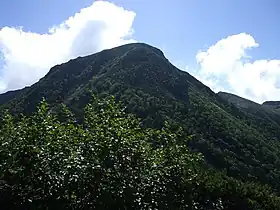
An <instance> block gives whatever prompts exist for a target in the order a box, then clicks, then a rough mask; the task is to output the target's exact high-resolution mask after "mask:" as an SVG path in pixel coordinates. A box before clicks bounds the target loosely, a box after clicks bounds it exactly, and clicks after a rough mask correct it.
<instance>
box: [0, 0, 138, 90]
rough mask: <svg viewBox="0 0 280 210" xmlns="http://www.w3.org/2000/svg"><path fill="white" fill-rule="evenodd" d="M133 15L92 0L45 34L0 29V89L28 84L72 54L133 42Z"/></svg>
mask: <svg viewBox="0 0 280 210" xmlns="http://www.w3.org/2000/svg"><path fill="white" fill-rule="evenodd" d="M108 14H109V15H108ZM135 16H136V14H135V13H134V12H133V11H128V10H125V9H124V8H122V7H119V6H116V5H114V4H113V3H109V2H106V1H95V2H94V3H93V4H92V5H91V6H89V7H87V8H83V9H82V10H81V11H80V12H79V13H76V14H75V15H74V16H72V17H69V18H68V19H67V20H65V21H64V22H63V23H61V24H60V25H57V26H53V27H52V28H50V29H49V31H48V33H46V34H38V33H34V32H29V31H24V28H22V27H17V28H11V27H4V28H2V29H0V56H1V57H2V58H0V60H2V62H3V64H2V65H1V63H0V92H5V91H7V90H13V89H18V88H22V87H24V86H27V85H31V84H33V83H34V82H36V81H38V80H39V79H40V78H41V77H43V76H44V75H45V74H46V73H47V72H48V70H49V69H50V68H51V67H52V66H54V65H56V64H59V63H63V62H66V61H67V60H69V59H71V58H74V57H77V56H84V55H88V54H91V53H95V52H98V51H101V50H103V49H108V48H112V47H115V46H119V45H122V44H126V43H130V42H135V40H133V39H132V34H133V28H132V24H133V21H134V18H135Z"/></svg>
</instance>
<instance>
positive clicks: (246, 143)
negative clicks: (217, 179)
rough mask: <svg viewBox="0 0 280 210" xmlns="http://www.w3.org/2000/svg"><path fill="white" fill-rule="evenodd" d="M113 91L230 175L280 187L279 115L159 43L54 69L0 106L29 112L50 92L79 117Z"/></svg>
mask: <svg viewBox="0 0 280 210" xmlns="http://www.w3.org/2000/svg"><path fill="white" fill-rule="evenodd" d="M92 92H93V93H95V94H98V95H99V96H107V95H114V96H116V99H117V100H119V101H121V102H122V103H123V104H124V105H125V106H126V109H127V111H128V112H132V113H135V114H136V115H137V116H138V117H140V118H142V119H143V122H144V125H145V126H152V127H160V126H161V125H162V123H163V121H164V120H166V121H168V122H169V123H171V124H172V125H173V126H178V125H179V126H182V127H183V129H184V131H185V133H186V134H195V137H194V138H193V140H192V141H190V142H189V146H190V147H191V148H192V149H193V150H196V151H200V152H202V153H203V154H204V156H205V158H206V160H207V162H208V163H209V164H210V165H212V166H214V167H216V168H218V169H225V170H226V171H227V173H228V174H229V175H230V176H233V177H236V178H239V179H242V180H252V181H259V182H261V183H265V184H269V185H270V186H272V187H274V188H276V189H278V190H279V191H280V182H279V177H280V115H279V113H278V112H277V111H275V110H274V109H272V108H271V107H268V106H267V105H265V104H264V105H260V104H257V103H254V102H251V101H249V100H246V99H243V98H240V97H238V96H235V95H232V94H228V93H218V94H215V93H214V92H213V91H211V89H210V88H209V87H207V86H205V85H204V84H202V83H201V82H200V81H198V80H197V79H196V78H194V77H193V76H191V75H190V74H189V73H187V72H184V71H181V70H179V69H178V68H176V67H175V66H174V65H172V64H171V63H170V62H169V61H168V59H167V58H165V56H164V54H163V53H162V52H161V51H160V50H159V49H157V48H155V47H152V46H149V45H147V44H144V43H136V44H127V45H123V46H120V47H117V48H113V49H110V50H104V51H102V52H99V53H96V54H93V55H89V56H86V57H79V58H77V59H73V60H70V61H68V62H67V63H64V64H61V65H57V66H54V67H53V68H51V69H50V71H49V73H48V74H47V75H46V76H45V77H44V78H42V79H40V81H38V82H37V83H36V84H34V85H32V86H30V87H26V88H23V89H22V90H18V91H11V92H7V93H4V94H1V95H0V110H2V111H3V110H4V109H8V110H10V111H11V112H12V113H13V114H15V115H16V114H18V113H26V114H30V113H31V112H33V111H34V110H35V109H36V105H37V104H38V103H39V101H40V100H41V99H42V98H43V97H45V98H46V100H47V102H48V103H49V104H50V105H51V107H52V111H53V112H58V111H59V109H60V104H61V103H65V104H66V105H68V106H69V107H70V108H71V110H72V111H73V112H74V113H75V114H76V116H77V117H78V118H81V116H82V114H83V111H82V108H83V107H84V105H85V104H86V103H88V102H89V100H90V98H91V94H92Z"/></svg>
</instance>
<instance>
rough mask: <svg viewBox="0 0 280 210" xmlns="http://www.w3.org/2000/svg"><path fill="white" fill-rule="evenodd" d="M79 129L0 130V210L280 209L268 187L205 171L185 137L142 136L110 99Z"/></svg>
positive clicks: (19, 126)
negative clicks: (3, 209) (2, 209)
mask: <svg viewBox="0 0 280 210" xmlns="http://www.w3.org/2000/svg"><path fill="white" fill-rule="evenodd" d="M84 110H85V111H84V113H85V115H84V123H83V124H78V123H77V121H76V120H75V117H74V115H73V114H72V113H71V112H70V111H69V110H68V109H67V107H66V106H64V107H63V109H61V111H60V112H59V113H60V119H62V117H63V121H60V120H59V119H58V117H57V116H56V115H53V114H50V113H49V108H48V105H47V103H46V102H45V101H42V102H41V103H40V105H39V106H38V108H37V112H36V113H34V114H33V115H31V116H29V117H26V116H21V117H20V119H17V120H15V119H14V118H13V117H12V116H11V115H10V114H8V113H6V114H5V117H4V119H3V121H2V123H1V129H0V134H1V135H0V143H1V145H2V147H1V149H0V155H1V160H2V162H1V168H0V176H1V182H0V189H1V194H0V202H1V203H0V204H1V208H2V207H4V208H5V207H6V208H7V209H57V208H63V209H89V208H92V209H238V208H239V209H277V208H278V207H279V205H280V198H279V197H277V196H276V195H275V194H274V193H273V191H272V190H271V189H270V188H269V187H265V186H261V185H258V184H256V183H250V182H241V181H238V180H235V179H232V178H229V177H228V176H226V175H225V174H224V173H219V172H215V171H213V170H211V169H210V168H208V167H206V166H205V163H204V161H203V157H202V156H201V154H199V153H193V152H190V151H189V149H188V148H187V144H186V141H188V140H189V139H190V138H191V136H185V135H184V133H183V132H182V131H183V130H182V129H180V128H179V129H178V130H176V131H173V132H172V129H171V128H170V126H169V125H168V124H167V123H165V125H164V127H163V128H161V129H151V128H144V127H143V126H142V125H141V123H140V121H139V119H137V118H136V117H135V116H134V115H131V114H127V113H125V112H124V111H123V109H122V108H121V106H120V105H119V104H118V103H116V102H115V100H114V99H113V98H112V99H107V100H106V99H103V100H101V99H97V98H93V100H92V102H91V103H90V104H88V105H87V106H86V108H85V109H84Z"/></svg>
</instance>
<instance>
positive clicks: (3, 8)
mask: <svg viewBox="0 0 280 210" xmlns="http://www.w3.org/2000/svg"><path fill="white" fill-rule="evenodd" d="M110 2H111V3H113V5H114V7H116V8H118V11H117V10H116V13H114V17H111V16H112V12H108V11H109V9H108V10H107V7H108V8H109V7H110V6H109V5H107V4H104V5H105V6H102V7H100V9H99V10H97V9H94V7H95V8H98V7H99V6H98V5H97V4H96V5H94V4H93V1H90V0H79V1H77V0H59V1H57V0H41V1H36V0H25V1H23V0H9V1H8V0H3V1H1V2H0V28H4V27H5V28H4V29H5V30H4V29H2V30H1V29H0V50H1V54H2V55H3V57H4V59H3V58H2V59H1V58H0V76H2V77H0V91H1V83H2V89H3V90H2V92H4V91H7V90H9V89H17V88H21V87H24V86H25V85H30V84H32V83H34V82H36V81H37V80H38V79H39V78H40V77H42V76H44V74H45V73H46V72H47V70H48V69H49V67H50V66H52V65H53V64H55V63H59V62H65V61H67V59H69V58H72V57H74V56H79V55H85V54H89V53H94V52H96V51H99V50H102V49H104V48H110V47H113V46H117V45H120V44H124V43H128V42H132V41H140V42H146V43H148V44H151V45H154V46H156V47H159V48H161V49H162V50H163V51H164V53H165V55H166V56H167V58H168V59H169V60H170V61H172V62H173V63H174V64H175V65H176V66H178V67H180V68H181V69H183V70H186V71H189V72H190V73H191V74H193V75H194V76H196V77H197V78H199V79H200V80H201V81H203V82H204V83H205V84H207V85H209V86H210V87H211V88H212V89H213V90H214V91H219V90H223V91H229V92H232V93H235V94H238V95H241V96H243V97H247V98H250V99H252V100H254V101H257V102H262V101H264V100H280V89H278V87H279V86H280V84H278V82H279V81H280V72H279V71H280V61H279V60H280V51H279V49H278V48H279V47H277V43H278V42H279V41H278V39H279V37H280V28H279V27H277V26H278V25H279V20H280V15H279V14H277V12H278V11H280V2H279V1H277V0H267V1H263V0H254V1H253V0H246V1H244V0H228V1H225V0H211V1H206V0H176V1H162V0H154V1H148V0H114V1H110ZM103 3H104V2H103ZM105 3H106V2H105ZM120 7H123V8H124V10H121V9H120ZM82 8H91V9H92V10H91V11H92V12H88V14H87V15H83V18H81V21H82V23H83V24H84V25H85V27H83V28H78V26H77V27H76V28H75V30H77V31H75V33H74V29H73V30H72V31H73V33H72V32H71V35H70V32H69V33H67V34H66V33H65V36H68V35H69V42H71V43H72V42H73V43H79V44H76V45H79V49H78V48H77V47H76V48H73V47H71V50H70V47H69V46H68V45H67V43H65V44H63V45H61V46H60V48H61V49H62V48H63V49H64V50H61V52H60V53H59V54H57V55H56V57H55V58H54V57H53V58H51V57H52V52H53V51H57V49H56V46H57V45H58V44H57V43H60V42H62V43H63V42H66V41H65V40H67V39H65V40H64V39H63V38H61V39H62V40H61V41H60V40H59V38H57V37H58V35H57V36H56V38H55V40H56V41H55V42H52V41H51V40H53V39H52V38H51V36H47V34H50V31H49V29H50V28H51V27H53V26H56V27H57V28H58V26H59V24H61V23H63V22H64V21H66V20H68V19H69V17H74V15H75V14H76V13H83V12H80V10H81V9H82ZM112 9H113V8H112ZM101 10H102V13H103V14H106V15H107V17H105V15H100V18H97V19H98V20H99V23H100V24H96V22H94V23H92V24H88V23H89V22H87V21H90V20H92V19H94V18H91V17H90V16H91V15H92V17H94V16H95V14H94V11H95V13H97V12H96V11H101ZM125 11H130V12H131V13H130V14H126V13H125ZM102 18H103V19H102ZM110 18H111V19H110ZM74 19H75V18H74ZM113 19H115V20H113ZM117 20H118V21H117ZM77 21H78V20H77ZM103 23H104V24H103ZM77 24H78V23H77ZM81 25H82V24H81ZM97 25H98V26H97ZM18 27H22V29H21V31H19V30H18ZM71 27H72V26H71ZM71 27H70V26H69V28H71ZM118 27H119V28H120V29H118ZM73 28H74V27H73ZM12 29H13V30H12ZM132 29H133V34H131V30H132ZM16 30H17V31H16ZM65 30H66V29H65ZM69 31H70V30H69ZM109 31H110V33H112V31H114V33H115V34H118V35H116V36H114V37H113V36H111V35H109V34H106V33H109ZM82 32H85V33H82ZM22 33H24V34H22ZM1 34H2V35H1ZM57 34H58V33H57ZM77 34H79V36H78V35H77ZM127 34H130V36H129V38H123V36H124V35H127ZM29 35H30V36H29ZM44 35H45V36H44ZM39 36H41V37H42V38H38V37H39ZM71 36H72V38H70V37H71ZM28 37H29V38H28ZM43 37H45V38H43ZM53 37H54V36H53ZM13 38H14V40H13ZM35 39H38V41H34V42H33V41H32V40H35ZM47 39H48V41H45V40H47ZM109 39H110V40H109ZM87 40H90V42H89V41H87ZM107 40H109V41H108V43H109V44H107V43H106V42H107ZM220 40H224V41H222V42H219V41H220ZM74 41H75V42H74ZM26 43H29V44H30V46H33V45H34V46H33V48H34V49H33V48H32V47H29V45H28V44H26ZM73 43H72V45H75V44H73ZM100 43H103V44H100ZM16 44H18V46H16ZM49 46H53V48H51V47H49ZM81 46H84V48H83V49H80V48H81ZM211 46H212V48H211ZM17 48H21V49H25V50H26V51H28V50H29V49H33V50H30V53H24V52H22V51H23V50H22V51H20V50H19V49H17ZM46 48H50V49H46ZM73 49H75V52H74V51H73ZM85 49H86V50H85ZM210 49H211V50H210ZM250 49H251V50H250ZM40 50H41V51H44V50H45V51H46V52H45V51H44V52H37V51H40ZM70 51H71V52H70ZM40 53H42V55H44V56H46V55H47V56H48V58H46V59H45V60H44V59H42V58H38V59H36V60H37V61H32V58H31V57H32V56H33V57H34V55H37V54H38V55H39V54H40ZM28 55H30V57H28ZM71 56H72V57H71ZM248 56H249V57H248ZM1 64H2V67H1ZM4 64H5V65H4ZM15 69H16V70H15ZM1 72H2V74H1Z"/></svg>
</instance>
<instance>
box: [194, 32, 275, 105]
mask: <svg viewBox="0 0 280 210" xmlns="http://www.w3.org/2000/svg"><path fill="white" fill-rule="evenodd" d="M256 47H259V44H258V43H257V42H256V41H255V39H254V38H253V37H252V36H251V35H249V34H246V33H240V34H237V35H232V36H228V37H227V38H225V39H222V40H220V41H218V42H217V43H216V44H214V45H213V46H211V47H209V48H208V49H206V50H201V51H199V52H198V53H197V55H196V60H197V63H198V64H199V68H198V70H197V72H196V74H197V75H196V76H197V77H198V78H199V79H200V80H201V81H202V82H204V83H205V84H206V85H209V86H210V87H211V88H212V89H213V90H214V91H229V92H231V93H235V94H237V95H239V96H242V97H245V98H248V99H251V100H253V101H256V102H259V103H261V102H263V101H265V100H280V60H269V59H262V60H252V58H251V57H250V56H249V55H248V54H247V52H248V51H249V50H251V49H253V48H256Z"/></svg>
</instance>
